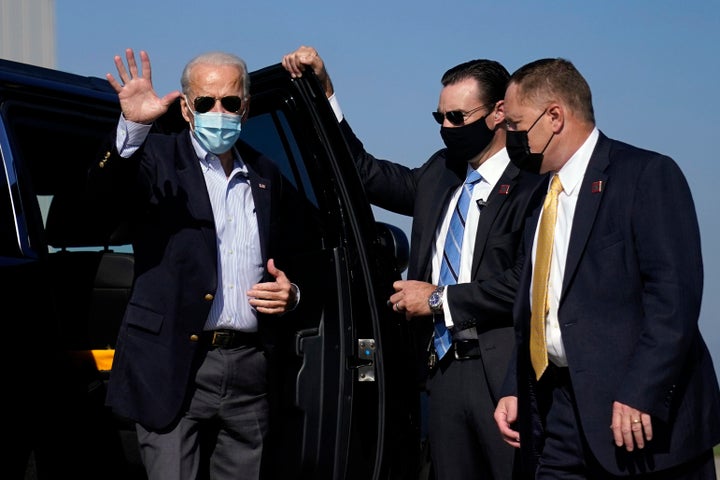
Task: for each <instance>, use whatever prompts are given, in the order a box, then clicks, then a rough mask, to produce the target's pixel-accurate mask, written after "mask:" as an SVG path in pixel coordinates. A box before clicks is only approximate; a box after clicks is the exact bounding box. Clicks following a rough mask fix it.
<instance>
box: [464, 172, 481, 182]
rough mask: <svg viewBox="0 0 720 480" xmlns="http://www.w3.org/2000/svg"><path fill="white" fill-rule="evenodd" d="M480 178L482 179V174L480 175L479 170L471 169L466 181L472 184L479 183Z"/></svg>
mask: <svg viewBox="0 0 720 480" xmlns="http://www.w3.org/2000/svg"><path fill="white" fill-rule="evenodd" d="M480 180H482V175H480V174H479V173H478V172H477V170H470V173H468V175H467V177H466V178H465V183H467V184H470V185H472V184H475V183H478V182H479V181H480Z"/></svg>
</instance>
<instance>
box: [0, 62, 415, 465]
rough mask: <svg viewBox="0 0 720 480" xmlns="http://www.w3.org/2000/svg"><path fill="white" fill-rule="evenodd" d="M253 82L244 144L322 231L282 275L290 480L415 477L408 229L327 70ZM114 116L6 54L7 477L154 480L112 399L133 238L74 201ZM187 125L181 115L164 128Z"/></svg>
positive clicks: (111, 107) (56, 77) (1, 135)
mask: <svg viewBox="0 0 720 480" xmlns="http://www.w3.org/2000/svg"><path fill="white" fill-rule="evenodd" d="M251 76H252V98H253V101H252V107H251V118H250V119H249V121H248V123H247V124H245V125H244V126H243V133H242V138H243V139H244V140H245V141H247V142H248V143H250V144H251V145H253V146H254V147H255V148H256V149H258V150H260V151H262V152H264V153H265V154H267V155H268V156H269V157H271V158H272V159H274V161H275V162H277V164H278V165H279V167H280V169H281V171H282V172H283V174H284V175H285V176H286V177H287V178H288V179H289V180H290V181H291V182H292V183H293V184H294V185H295V187H296V188H297V189H298V190H299V191H300V192H301V193H302V194H303V195H304V196H305V199H306V200H307V202H308V203H309V204H311V205H312V210H313V212H312V214H311V215H308V217H307V219H303V220H305V221H304V222H303V223H304V228H305V229H307V230H306V231H305V232H303V234H304V235H308V234H309V235H310V236H312V237H313V238H315V239H316V241H315V242H313V244H312V245H313V247H310V248H308V249H307V250H306V251H303V252H300V253H299V254H297V255H296V256H295V257H294V258H293V259H292V266H291V267H289V268H288V270H292V271H293V272H299V273H295V276H294V277H293V281H295V282H296V283H298V284H299V285H300V286H301V289H302V292H303V297H302V302H301V307H302V308H298V310H297V311H296V312H293V315H294V318H293V319H292V323H291V324H292V325H293V331H292V335H291V336H290V337H291V341H289V342H287V345H286V352H285V353H286V355H285V367H286V368H285V370H284V376H283V385H281V389H282V391H283V392H284V393H283V397H282V398H283V401H282V409H281V411H279V412H278V413H277V414H278V415H281V420H282V423H283V426H284V427H283V437H282V438H283V442H282V448H281V449H280V451H277V452H273V454H272V455H273V457H272V458H273V461H275V462H279V463H281V464H282V465H283V466H284V467H283V471H284V475H283V477H284V478H288V479H291V478H303V479H305V478H307V479H354V478H357V479H399V478H417V475H418V472H419V468H420V456H421V455H420V447H421V445H420V428H419V422H418V417H419V401H418V399H419V386H418V384H417V381H416V378H417V376H416V375H415V374H414V371H415V365H416V363H415V359H416V358H417V356H416V352H415V351H414V347H413V345H415V344H416V342H415V341H414V340H413V339H412V334H413V332H412V331H411V328H410V326H409V323H408V322H406V321H405V320H404V319H403V318H401V317H400V316H399V315H397V314H394V313H392V311H391V309H390V308H388V307H387V306H386V304H385V301H386V299H387V297H388V296H389V295H390V294H391V293H392V282H393V281H394V280H395V279H398V278H400V275H401V273H402V271H403V270H404V268H405V266H406V263H407V254H408V244H407V238H406V237H405V235H404V233H403V232H402V231H401V230H400V229H398V228H396V227H393V226H391V225H387V224H383V223H379V222H376V221H375V220H374V217H373V213H372V210H371V207H370V205H369V203H368V201H367V199H366V197H365V194H364V191H363V188H362V185H361V183H360V180H359V177H358V174H357V171H356V169H355V166H354V164H353V162H352V159H351V158H350V153H349V151H348V148H347V146H346V143H345V140H344V138H343V136H342V133H341V131H340V129H339V126H338V124H337V121H336V120H335V117H334V115H333V113H332V110H331V108H330V106H329V103H328V102H327V99H326V98H325V95H324V93H323V91H322V89H321V88H320V85H319V82H318V81H317V79H316V78H315V77H313V76H312V75H310V76H304V77H303V78H302V79H295V80H293V79H291V78H290V76H289V75H288V74H287V72H286V71H285V70H284V69H283V68H282V67H281V66H280V65H279V64H278V65H273V66H270V67H267V68H264V69H261V70H259V71H256V72H253V73H252V74H251ZM176 107H177V105H176ZM119 114H120V110H119V105H118V101H117V95H116V94H115V92H114V91H113V90H112V88H111V87H110V86H109V84H108V83H107V81H105V80H104V79H100V78H94V77H82V76H78V75H74V74H70V73H66V72H60V71H56V70H50V69H44V68H40V67H35V66H30V65H25V64H21V63H17V62H11V61H6V60H0V154H1V156H2V164H1V167H0V172H1V173H2V175H1V176H0V226H1V229H0V300H1V301H2V305H3V308H4V309H5V310H4V312H3V315H2V323H3V326H4V331H5V335H4V338H5V339H6V340H8V342H7V344H6V345H5V347H4V348H2V352H3V359H2V363H1V365H2V367H1V368H2V374H3V375H2V379H3V380H4V385H5V387H4V390H5V392H6V394H5V395H6V402H5V405H6V407H5V408H6V410H5V411H6V414H7V415H8V421H7V422H6V426H5V432H8V431H9V433H10V434H9V435H6V436H5V438H6V443H5V444H6V447H4V450H5V452H6V461H4V462H3V466H2V467H0V469H2V470H3V473H2V475H1V476H2V477H3V478H26V479H28V478H38V479H45V478H59V477H63V478H74V479H77V478H118V479H134V478H137V479H142V478H145V475H144V472H143V469H142V466H141V464H140V461H139V458H138V452H137V445H136V443H135V442H136V440H135V435H134V429H133V426H132V425H130V424H128V423H127V422H125V421H123V420H122V419H120V418H116V417H115V416H113V415H112V413H111V412H110V411H109V410H108V409H107V408H106V407H105V406H104V396H105V383H106V381H107V376H108V374H109V370H110V369H111V366H112V356H113V345H114V342H115V336H116V334H117V329H118V326H119V323H120V321H121V319H122V315H123V312H124V310H125V305H126V303H127V299H128V296H129V291H130V288H131V286H132V282H133V252H132V238H131V235H130V233H129V231H128V230H127V229H126V228H123V224H122V222H120V221H119V220H117V219H114V218H112V216H111V215H109V214H108V212H106V211H104V210H103V206H102V205H95V204H90V203H89V202H87V201H84V200H83V196H82V195H80V194H79V192H81V191H82V189H83V185H84V182H85V178H86V174H87V170H88V166H89V164H90V162H93V161H98V152H99V151H100V150H99V149H100V146H101V145H102V144H103V143H104V142H105V140H106V139H107V137H108V134H109V133H110V132H111V130H112V129H114V128H115V127H116V124H117V120H118V117H119ZM181 121H182V119H181V118H180V117H179V109H178V108H175V109H171V111H170V112H169V113H168V114H167V115H166V117H164V118H163V119H162V121H160V122H157V125H156V128H160V129H174V128H178V126H180V125H181V123H180V122H181Z"/></svg>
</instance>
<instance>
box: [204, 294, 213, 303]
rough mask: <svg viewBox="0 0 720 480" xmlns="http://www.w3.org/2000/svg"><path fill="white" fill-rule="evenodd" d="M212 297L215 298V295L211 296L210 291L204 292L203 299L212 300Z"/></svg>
mask: <svg viewBox="0 0 720 480" xmlns="http://www.w3.org/2000/svg"><path fill="white" fill-rule="evenodd" d="M214 298H215V297H214V296H213V294H212V293H206V294H205V300H206V301H208V302H212V301H213V299H214Z"/></svg>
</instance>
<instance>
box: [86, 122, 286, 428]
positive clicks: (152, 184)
mask: <svg viewBox="0 0 720 480" xmlns="http://www.w3.org/2000/svg"><path fill="white" fill-rule="evenodd" d="M114 144H115V143H114V139H113V141H112V145H113V146H112V147H111V149H109V150H108V153H109V154H110V156H109V158H108V159H107V161H106V162H105V163H104V165H103V167H102V168H100V167H99V166H98V165H95V166H93V167H92V168H91V171H90V182H89V185H90V189H91V191H92V192H93V193H94V194H95V195H96V196H97V197H99V198H101V199H102V200H100V201H104V202H105V205H107V208H108V209H111V208H112V209H116V210H122V211H125V212H126V214H127V215H128V218H129V220H130V221H131V224H132V228H133V237H134V242H133V247H134V254H135V283H134V287H133V291H132V295H131V298H130V301H129V305H128V307H127V310H126V313H125V316H124V319H123V321H122V325H121V327H120V333H119V336H118V341H117V346H116V351H115V358H114V361H113V368H112V373H111V375H110V381H109V386H108V392H107V404H108V405H109V406H110V407H112V409H113V411H114V412H115V413H116V414H118V415H121V416H124V417H128V418H130V419H132V420H135V421H138V422H140V423H141V424H142V425H144V426H146V427H148V428H151V429H163V428H166V427H168V426H169V425H171V424H172V422H173V421H175V420H176V419H177V418H178V416H179V414H180V412H181V411H182V410H181V409H182V405H183V402H184V401H185V400H186V397H187V394H188V386H189V385H190V384H191V382H192V379H193V378H194V374H195V371H196V369H197V367H198V366H199V364H200V362H201V360H202V359H201V358H200V356H199V352H201V351H202V350H203V349H199V348H198V347H199V344H200V342H199V341H198V337H199V335H200V334H201V332H202V331H203V327H204V325H205V321H206V320H207V316H208V313H209V311H210V306H211V304H212V300H213V297H214V295H215V292H216V290H217V288H218V282H217V242H216V233H215V223H214V220H213V213H212V208H211V204H210V197H209V196H208V192H207V188H206V186H205V181H204V178H203V174H202V171H201V169H200V164H199V161H198V158H197V156H196V154H195V151H194V150H193V147H192V143H191V141H190V136H189V134H188V131H187V130H183V131H182V132H180V133H179V134H176V135H160V134H151V135H150V136H148V138H147V139H146V141H145V144H144V145H143V147H142V148H141V149H140V150H139V151H138V152H137V153H136V154H135V155H133V157H131V158H130V159H124V158H120V157H119V156H118V155H117V151H116V150H115V148H114ZM236 146H237V148H238V149H239V151H240V154H241V156H242V158H243V161H244V162H245V163H246V164H247V166H248V170H249V179H250V184H251V186H252V195H253V199H254V202H255V207H256V218H257V221H258V227H259V236H260V244H261V247H262V258H263V263H264V264H266V263H267V260H268V258H270V257H272V256H274V255H275V254H276V252H277V250H278V249H277V245H276V244H275V242H276V240H277V238H278V236H279V235H280V233H279V231H278V229H279V228H280V225H279V224H278V223H279V222H278V220H277V216H278V211H279V210H280V208H279V206H280V201H281V191H282V188H283V187H282V183H283V182H282V177H281V175H280V174H279V172H278V170H277V168H276V167H275V165H274V164H273V163H272V162H271V161H270V160H269V159H268V158H266V157H264V156H262V155H261V154H260V153H258V152H256V151H254V150H253V149H252V148H250V147H249V146H247V145H245V144H242V143H238V144H237V145H236ZM278 266H279V265H278ZM265 275H266V277H268V274H267V272H266V274H265ZM267 280H269V278H266V279H265V281H267ZM267 320H268V318H266V317H264V316H263V315H262V314H259V315H258V321H259V327H258V328H259V330H260V332H261V334H263V335H265V334H266V332H267V331H268V329H267ZM265 338H266V339H267V340H268V342H270V341H271V340H270V336H267V335H266V337H265Z"/></svg>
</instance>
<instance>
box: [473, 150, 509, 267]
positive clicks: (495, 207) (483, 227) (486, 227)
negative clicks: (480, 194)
mask: <svg viewBox="0 0 720 480" xmlns="http://www.w3.org/2000/svg"><path fill="white" fill-rule="evenodd" d="M518 173H519V170H518V168H517V167H516V166H515V165H513V164H512V163H510V164H508V166H507V167H506V168H505V171H504V172H503V174H502V176H501V177H500V179H499V180H498V182H497V183H496V184H495V185H494V186H493V187H492V190H491V191H490V195H489V196H488V199H487V203H486V204H485V207H483V209H482V211H481V212H480V218H479V220H478V226H477V231H476V232H475V250H474V253H473V259H472V277H471V278H477V274H478V269H479V268H480V260H482V257H483V253H484V252H485V246H486V245H487V240H488V236H489V235H490V230H492V226H493V224H494V223H495V219H496V217H497V216H498V214H499V213H500V211H501V210H502V206H503V204H504V203H505V201H507V200H508V199H509V198H510V195H511V193H512V191H513V189H514V187H515V184H516V183H517V175H518Z"/></svg>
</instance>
